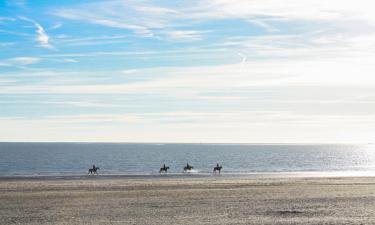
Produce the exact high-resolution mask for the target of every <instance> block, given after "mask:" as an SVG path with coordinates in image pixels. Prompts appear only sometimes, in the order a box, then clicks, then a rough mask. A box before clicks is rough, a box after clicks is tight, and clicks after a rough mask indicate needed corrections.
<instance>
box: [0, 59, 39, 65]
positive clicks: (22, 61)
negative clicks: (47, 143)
mask: <svg viewBox="0 0 375 225" xmlns="http://www.w3.org/2000/svg"><path fill="white" fill-rule="evenodd" d="M40 61H41V59H40V58H37V57H15V58H10V59H5V60H0V66H27V65H31V64H36V63H38V62H40Z"/></svg>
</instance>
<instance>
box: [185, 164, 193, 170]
mask: <svg viewBox="0 0 375 225" xmlns="http://www.w3.org/2000/svg"><path fill="white" fill-rule="evenodd" d="M193 168H194V167H193V166H190V165H189V163H186V166H185V167H184V172H186V171H190V170H192V169H193Z"/></svg>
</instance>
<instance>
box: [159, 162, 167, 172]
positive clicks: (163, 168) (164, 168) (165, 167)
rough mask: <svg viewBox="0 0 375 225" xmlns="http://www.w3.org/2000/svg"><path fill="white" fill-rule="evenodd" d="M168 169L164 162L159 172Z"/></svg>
mask: <svg viewBox="0 0 375 225" xmlns="http://www.w3.org/2000/svg"><path fill="white" fill-rule="evenodd" d="M168 169H169V166H165V164H163V167H162V168H160V170H159V173H161V172H162V171H165V172H168Z"/></svg>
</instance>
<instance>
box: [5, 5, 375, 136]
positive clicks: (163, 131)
mask: <svg viewBox="0 0 375 225" xmlns="http://www.w3.org/2000/svg"><path fill="white" fill-rule="evenodd" d="M373 8H374V3H372V1H370V0H357V1H345V2H344V1H338V0H326V1H316V0H284V1H277V0H252V1H243V0H192V1H149V0H137V1H135V0H134V1H132V0H130V1H120V0H107V1H77V0H74V1H73V0H68V1H42V0H33V1H31V0H9V1H6V0H2V1H0V127H1V129H0V141H115V142H117V141H118V142H227V143H229V142H235V143H239V142H246V143H254V142H255V143H259V142H278V143H280V142H281V143H284V142H305V143H306V142H307V143H315V142H365V143H367V142H373V141H374V139H375V128H374V127H375V88H374V87H375V77H374V74H375V73H374V72H375V64H374V63H373V62H374V60H375V16H374V15H373V12H372V11H373Z"/></svg>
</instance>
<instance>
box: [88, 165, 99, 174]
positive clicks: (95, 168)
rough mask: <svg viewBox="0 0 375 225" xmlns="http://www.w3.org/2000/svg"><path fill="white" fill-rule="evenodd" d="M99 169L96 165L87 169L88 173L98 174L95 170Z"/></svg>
mask: <svg viewBox="0 0 375 225" xmlns="http://www.w3.org/2000/svg"><path fill="white" fill-rule="evenodd" d="M98 169H100V168H99V167H96V166H95V165H94V166H92V168H90V169H89V172H88V174H98V172H97V170H98Z"/></svg>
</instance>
